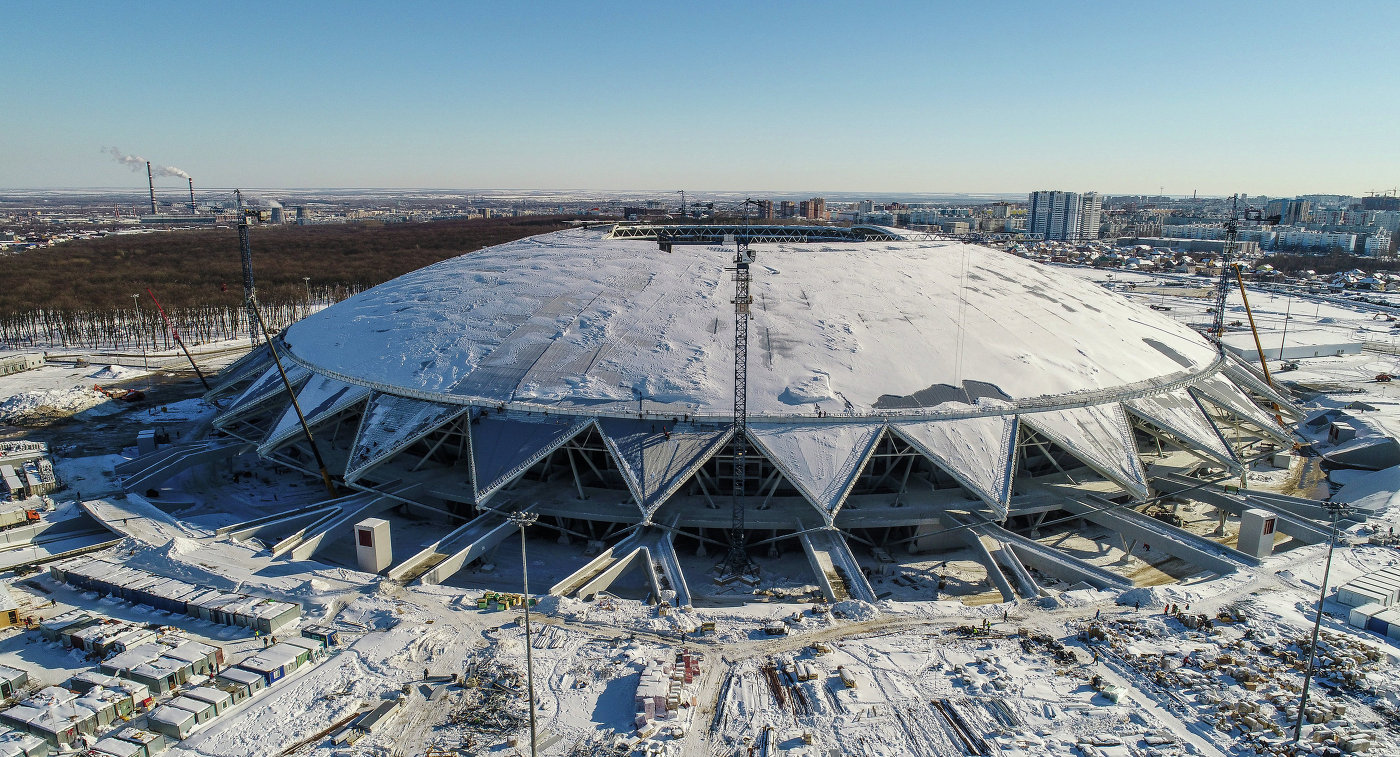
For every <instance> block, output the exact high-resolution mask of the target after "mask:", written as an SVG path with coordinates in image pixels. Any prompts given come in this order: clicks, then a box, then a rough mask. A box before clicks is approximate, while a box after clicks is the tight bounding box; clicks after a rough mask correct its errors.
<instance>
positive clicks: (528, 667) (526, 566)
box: [508, 512, 540, 757]
mask: <svg viewBox="0 0 1400 757" xmlns="http://www.w3.org/2000/svg"><path fill="white" fill-rule="evenodd" d="M508 517H509V518H510V522H511V523H514V524H515V525H517V526H519V527H520V576H521V584H522V587H523V589H524V594H525V602H524V605H525V686H526V690H527V691H528V693H529V697H530V757H539V752H538V751H537V749H536V746H535V737H536V728H535V661H534V655H533V654H532V653H531V651H530V563H529V561H528V560H527V559H526V557H525V527H526V526H529V525H532V524H533V523H534V522H535V521H537V520H539V519H540V516H539V514H538V513H526V512H517V513H511V514H510V515H509V516H508Z"/></svg>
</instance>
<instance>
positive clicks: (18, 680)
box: [0, 665, 29, 699]
mask: <svg viewBox="0 0 1400 757" xmlns="http://www.w3.org/2000/svg"><path fill="white" fill-rule="evenodd" d="M28 685H29V674H28V673H26V672H25V671H23V670H20V669H19V668H12V667H10V666H8V665H0V699H9V698H10V697H13V696H14V695H15V694H17V693H19V691H20V690H21V689H23V688H24V687H25V686H28Z"/></svg>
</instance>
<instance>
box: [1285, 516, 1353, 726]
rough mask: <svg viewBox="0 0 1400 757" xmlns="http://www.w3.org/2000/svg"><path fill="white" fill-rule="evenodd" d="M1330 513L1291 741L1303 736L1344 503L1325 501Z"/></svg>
mask: <svg viewBox="0 0 1400 757" xmlns="http://www.w3.org/2000/svg"><path fill="white" fill-rule="evenodd" d="M1323 504H1325V505H1326V506H1327V510H1328V511H1329V512H1330V513H1331V514H1332V532H1331V534H1329V538H1328V539H1327V565H1326V566H1325V567H1324V568H1323V569H1322V591H1321V593H1319V594H1318V595H1317V617H1316V618H1315V619H1314V620H1313V630H1312V643H1311V644H1309V645H1308V667H1307V670H1306V672H1304V673H1303V692H1302V695H1301V696H1300V698H1299V701H1298V721H1297V722H1296V723H1294V724H1293V743H1295V744H1296V743H1298V740H1299V739H1301V738H1302V737H1303V721H1304V720H1306V719H1307V712H1308V687H1309V686H1310V685H1311V684H1312V675H1313V664H1314V663H1315V662H1316V661H1317V635H1318V632H1319V631H1321V630H1322V602H1323V601H1324V600H1325V599H1327V574H1329V573H1331V572H1332V549H1333V548H1334V547H1336V545H1337V519H1338V518H1340V517H1341V515H1342V511H1343V510H1345V509H1346V504H1345V503H1340V502H1325V503H1323Z"/></svg>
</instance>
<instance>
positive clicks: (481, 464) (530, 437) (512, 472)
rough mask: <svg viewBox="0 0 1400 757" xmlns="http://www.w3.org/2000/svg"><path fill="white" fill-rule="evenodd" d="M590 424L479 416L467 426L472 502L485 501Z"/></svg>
mask: <svg viewBox="0 0 1400 757" xmlns="http://www.w3.org/2000/svg"><path fill="white" fill-rule="evenodd" d="M592 423H593V421H592V420H591V419H585V420H578V419H576V418H569V417H567V416H560V415H528V416H527V415H523V414H520V415H517V414H514V413H512V414H506V415H497V414H494V413H483V414H482V416H481V418H480V420H479V421H474V422H473V423H472V424H471V447H472V475H473V477H474V479H475V481H476V500H477V502H482V501H485V500H486V498H487V497H490V496H491V495H492V494H493V493H495V491H496V490H497V489H499V488H501V487H502V486H505V485H506V484H508V483H510V482H511V481H513V480H514V479H515V477H516V476H518V475H520V474H521V473H523V472H525V470H526V469H527V468H529V467H530V466H531V465H534V464H535V463H536V462H538V461H539V460H540V459H542V458H543V457H544V456H545V455H547V454H549V453H550V452H553V451H554V450H555V449H558V448H559V446H560V445H562V444H563V443H564V442H567V441H568V440H570V439H572V438H573V437H575V436H577V435H578V433H579V432H580V431H583V429H584V428H585V427H587V426H589V425H591V424H592Z"/></svg>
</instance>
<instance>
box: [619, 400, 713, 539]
mask: <svg viewBox="0 0 1400 757" xmlns="http://www.w3.org/2000/svg"><path fill="white" fill-rule="evenodd" d="M598 428H599V430H600V431H601V432H602V434H603V440H604V441H605V442H606V443H607V445H608V449H610V450H612V453H613V457H614V458H615V459H616V460H617V461H618V467H619V468H621V470H622V474H623V476H624V477H625V478H626V479H627V486H628V488H630V489H631V490H632V494H633V496H635V497H636V498H637V501H638V502H641V503H642V509H643V510H644V511H645V512H646V513H647V514H648V515H649V514H651V513H653V512H655V511H656V508H658V507H660V506H661V504H662V503H663V502H665V501H666V499H667V498H668V497H670V496H671V495H672V494H674V493H675V491H676V489H678V488H680V486H681V484H683V483H685V481H686V480H687V479H689V478H690V476H691V475H692V474H693V473H694V472H695V469H696V468H699V467H700V466H701V465H704V464H705V462H706V461H707V460H709V459H710V457H712V456H713V455H714V454H715V452H717V451H719V449H720V448H721V447H723V446H724V443H725V442H726V441H727V440H728V439H729V437H730V434H732V433H733V427H732V426H723V427H719V428H716V427H714V426H703V425H694V424H688V423H684V424H676V423H671V422H669V421H644V420H632V419H622V418H604V419H601V420H599V421H598Z"/></svg>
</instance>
